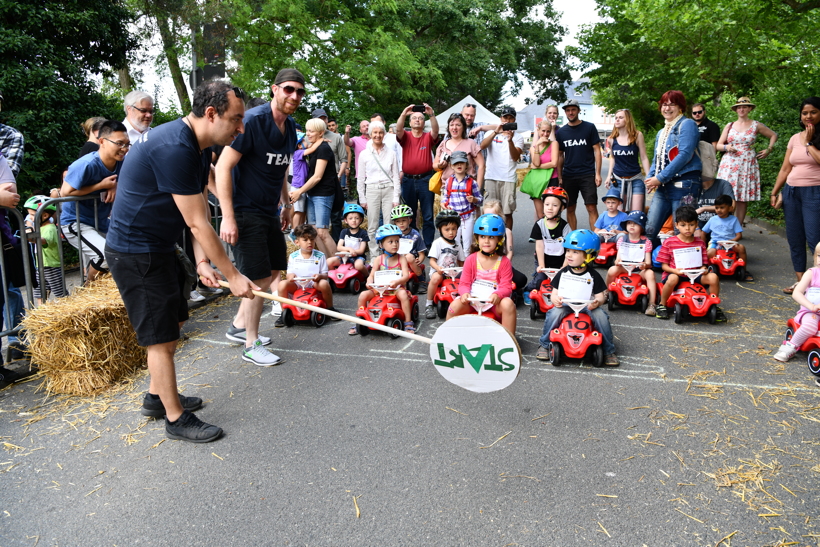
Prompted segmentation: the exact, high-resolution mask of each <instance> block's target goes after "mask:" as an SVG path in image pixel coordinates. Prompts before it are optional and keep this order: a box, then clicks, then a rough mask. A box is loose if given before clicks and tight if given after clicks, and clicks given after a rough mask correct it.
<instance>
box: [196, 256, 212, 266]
mask: <svg viewBox="0 0 820 547" xmlns="http://www.w3.org/2000/svg"><path fill="white" fill-rule="evenodd" d="M203 262H205V263H206V264H208V265H210V263H211V261H210V260H208V259H207V258H203V259H202V260H200V261H199V262H197V263H196V267H197V268H199V265H200V264H202V263H203Z"/></svg>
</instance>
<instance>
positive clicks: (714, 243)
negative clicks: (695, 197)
mask: <svg viewBox="0 0 820 547" xmlns="http://www.w3.org/2000/svg"><path fill="white" fill-rule="evenodd" d="M732 203H733V200H732V196H727V195H723V196H718V197H717V198H715V215H714V216H713V217H711V218H710V219H709V220H708V221H707V222H706V224H704V225H703V228H702V230H703V232H704V233H707V234H710V235H711V238H710V239H709V247H708V249H707V250H706V253H707V254H708V255H709V258H712V257H713V256H715V255H716V254H717V249H718V241H740V240H741V239H742V238H743V226H742V225H741V224H740V221H739V220H738V219H737V217H736V216H735V215H733V214H732ZM732 250H733V251H735V252H736V253H737V256H738V258H740V259H742V260H743V262H746V247H745V246H744V245H742V244H740V243H738V244H737V245H735V246H734V247H732ZM754 280H755V278H754V277H753V276H752V274H750V273H748V272H747V273H746V279H744V281H749V282H751V281H754Z"/></svg>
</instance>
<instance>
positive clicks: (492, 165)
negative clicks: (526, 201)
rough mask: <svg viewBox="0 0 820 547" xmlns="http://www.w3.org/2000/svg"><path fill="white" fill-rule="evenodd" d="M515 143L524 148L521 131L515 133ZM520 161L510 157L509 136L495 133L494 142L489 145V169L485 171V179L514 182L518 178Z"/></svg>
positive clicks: (516, 145) (519, 147)
mask: <svg viewBox="0 0 820 547" xmlns="http://www.w3.org/2000/svg"><path fill="white" fill-rule="evenodd" d="M513 144H514V145H515V147H516V148H518V149H519V150H524V137H522V136H521V135H520V134H519V133H513ZM517 165H518V162H515V161H513V159H512V158H511V157H510V144H509V143H508V142H507V137H506V136H503V135H498V134H496V135H493V142H491V143H490V146H488V147H487V169H486V171H485V172H484V178H485V179H492V180H503V181H507V182H513V181H517V180H518V176H517V175H516V173H515V168H516V166H517Z"/></svg>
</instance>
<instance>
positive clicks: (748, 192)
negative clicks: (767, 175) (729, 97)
mask: <svg viewBox="0 0 820 547" xmlns="http://www.w3.org/2000/svg"><path fill="white" fill-rule="evenodd" d="M754 108H755V105H754V104H753V103H752V101H751V99H749V97H741V98H739V99H738V100H737V103H736V104H735V105H733V106H732V110H734V111H735V112H736V113H737V120H736V121H734V122H732V123H729V124H727V125H726V127H724V128H723V133H722V134H721V135H720V140H719V141H718V143H717V149H718V152H723V158H722V159H721V160H720V169H718V174H717V178H719V179H724V180H727V181H729V183H730V184H731V185H732V188H734V190H735V216H736V217H737V219H738V220H739V221H740V223H741V224H743V223H744V221H745V220H746V203H747V202H749V201H758V200H759V199H760V169H759V167H758V165H757V160H759V159H763V158H765V157H766V156H768V155H769V154H771V152H772V149H773V148H774V144H775V143H776V142H777V133H775V132H774V131H772V130H771V129H769V128H768V127H766V126H765V125H763V124H762V123H760V122H756V121H754V120H751V119H749V114H750V113H751V112H752V110H754ZM758 134H761V135H763V136H764V137H767V138H768V139H769V147H768V148H766V149H765V150H762V151H761V152H758V153H755V148H754V147H755V140H757V135H758Z"/></svg>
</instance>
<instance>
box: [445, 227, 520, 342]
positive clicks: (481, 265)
mask: <svg viewBox="0 0 820 547" xmlns="http://www.w3.org/2000/svg"><path fill="white" fill-rule="evenodd" d="M506 228H507V226H506V225H505V224H504V219H503V218H502V217H501V216H499V215H481V216H480V217H478V220H476V223H475V226H474V227H473V234H474V235H475V243H474V245H473V253H472V254H471V255H470V256H468V257H467V258H466V260H465V261H464V270H462V272H461V279H460V280H459V284H458V293H459V294H460V295H461V296H460V297H459V298H458V299H457V300H454V301H453V303H452V304H450V308H449V310H448V311H447V319H452V318H453V317H455V316H457V315H464V314H466V313H469V312H470V306H471V305H472V304H471V303H470V301H469V298H470V297H471V296H475V297H478V298H481V299H482V300H486V301H487V302H488V303H489V304H491V305H492V306H493V307H494V308H495V312H496V315H498V316H501V324H502V325H503V326H504V328H505V329H507V330H508V331H509V333H510V334H512V335H513V336H515V326H516V319H517V318H516V312H515V303H513V301H512V299H511V298H510V295H511V294H512V277H513V273H512V264H511V263H510V260H509V259H508V258H507V257H506V256H503V255H501V254H500V252H501V249H502V247H503V244H504V234H505V233H506Z"/></svg>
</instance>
